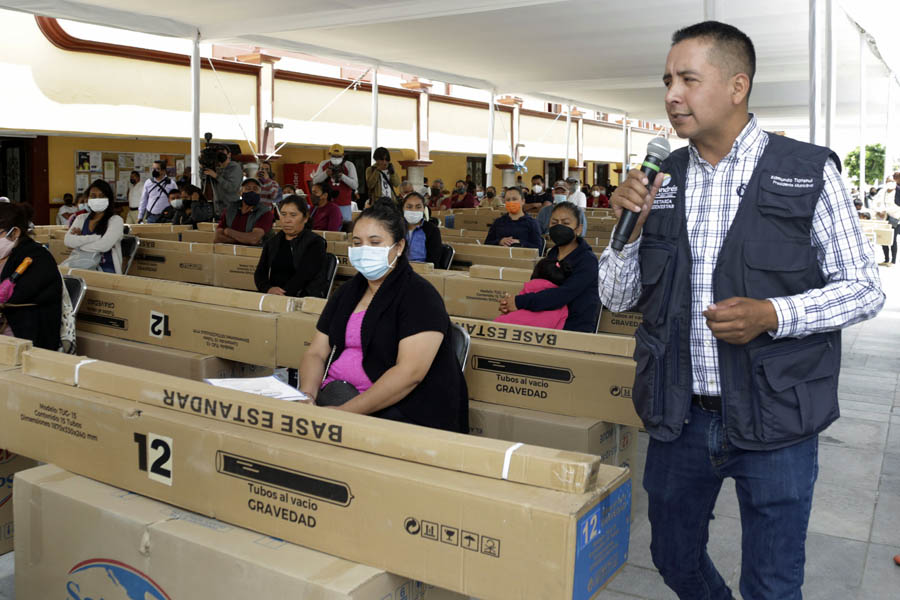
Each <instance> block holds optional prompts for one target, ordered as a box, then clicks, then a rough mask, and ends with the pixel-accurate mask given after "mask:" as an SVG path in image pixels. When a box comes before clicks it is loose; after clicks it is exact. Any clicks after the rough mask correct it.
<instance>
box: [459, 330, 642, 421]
mask: <svg viewBox="0 0 900 600" xmlns="http://www.w3.org/2000/svg"><path fill="white" fill-rule="evenodd" d="M586 335H589V334H586ZM634 376H635V364H634V361H633V360H631V359H630V358H624V357H621V356H610V355H604V354H591V353H588V352H576V351H572V350H562V349H558V348H549V347H539V346H532V345H526V344H520V343H508V342H498V341H491V340H487V339H481V338H478V337H473V338H472V345H471V349H470V351H469V361H468V363H467V365H466V383H467V385H468V388H469V397H470V398H473V399H475V400H480V401H482V402H489V403H493V404H504V405H506V406H516V407H519V408H527V409H530V410H537V411H541V412H552V413H557V414H561V415H569V416H573V417H590V418H595V419H599V420H602V421H609V422H611V423H620V424H622V425H634V426H638V427H639V426H641V421H640V419H639V418H638V416H637V413H636V412H635V410H634V405H633V404H632V401H631V390H632V386H633V385H634Z"/></svg>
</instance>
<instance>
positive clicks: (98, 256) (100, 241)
mask: <svg viewBox="0 0 900 600" xmlns="http://www.w3.org/2000/svg"><path fill="white" fill-rule="evenodd" d="M85 193H86V194H87V205H88V212H87V213H85V214H83V215H79V216H77V217H75V220H74V221H73V222H72V226H71V227H70V228H69V231H68V232H67V233H66V237H65V239H64V242H65V244H66V247H67V248H71V249H72V254H71V255H69V258H67V259H66V260H65V261H64V262H63V263H62V264H63V266H67V267H72V268H76V269H94V270H97V271H104V272H106V273H121V272H122V245H121V242H122V236H123V235H124V232H125V222H124V221H123V220H122V217H120V216H119V215H117V214H116V209H115V206H114V205H113V203H112V200H111V198H114V196H113V191H112V188H111V187H110V185H109V184H108V183H107V182H106V181H104V180H103V179H98V180H96V181H95V182H94V183H92V184H91V185H90V187H89V188H88V189H87V191H86V192H85ZM166 203H167V204H168V198H167V199H166Z"/></svg>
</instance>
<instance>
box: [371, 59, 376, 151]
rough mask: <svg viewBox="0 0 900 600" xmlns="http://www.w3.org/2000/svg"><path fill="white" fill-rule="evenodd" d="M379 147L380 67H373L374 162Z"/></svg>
mask: <svg viewBox="0 0 900 600" xmlns="http://www.w3.org/2000/svg"><path fill="white" fill-rule="evenodd" d="M377 147H378V67H373V68H372V155H371V158H372V162H373V163H374V162H375V148H377Z"/></svg>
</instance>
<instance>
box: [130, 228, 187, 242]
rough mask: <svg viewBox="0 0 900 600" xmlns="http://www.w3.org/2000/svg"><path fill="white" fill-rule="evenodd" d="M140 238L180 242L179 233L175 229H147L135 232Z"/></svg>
mask: <svg viewBox="0 0 900 600" xmlns="http://www.w3.org/2000/svg"><path fill="white" fill-rule="evenodd" d="M136 235H137V236H138V237H139V238H141V240H166V241H171V242H180V241H181V233H180V232H177V231H148V232H145V233H140V232H139V233H137V234H136Z"/></svg>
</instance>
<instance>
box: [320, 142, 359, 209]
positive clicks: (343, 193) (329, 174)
mask: <svg viewBox="0 0 900 600" xmlns="http://www.w3.org/2000/svg"><path fill="white" fill-rule="evenodd" d="M328 154H329V157H328V158H326V159H325V160H323V161H322V162H320V163H319V167H318V168H317V169H316V170H315V171H314V172H313V174H312V181H313V183H321V184H322V185H323V186H325V189H326V190H327V191H331V190H335V191H336V192H337V196H336V197H335V199H334V203H335V204H336V205H337V207H338V208H340V209H341V216H343V218H344V220H345V221H349V220H350V219H351V218H352V216H353V212H352V209H351V208H350V203H351V202H353V193H354V192H355V191H356V189H357V188H358V187H359V179H358V177H357V175H356V165H354V164H353V163H352V162H350V161H348V160H344V147H343V146H341V145H340V144H334V145H332V146H331V148H329V149H328Z"/></svg>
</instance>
